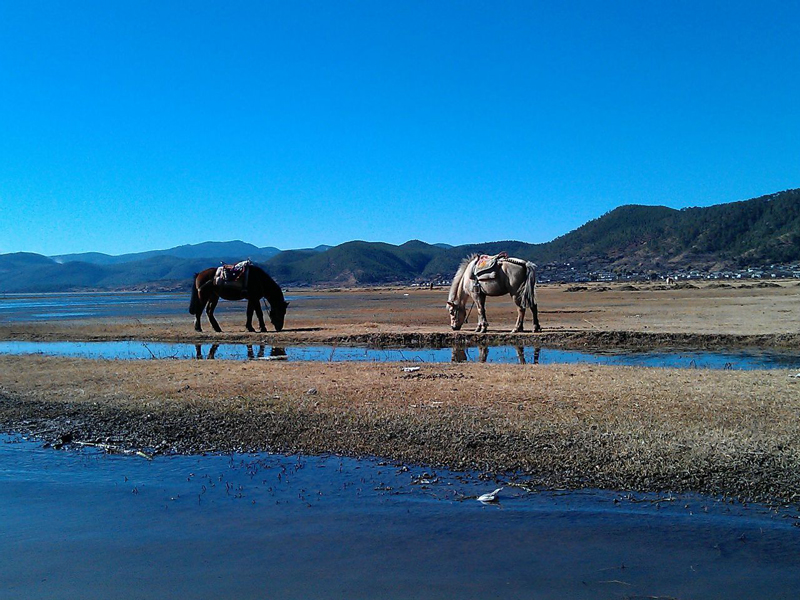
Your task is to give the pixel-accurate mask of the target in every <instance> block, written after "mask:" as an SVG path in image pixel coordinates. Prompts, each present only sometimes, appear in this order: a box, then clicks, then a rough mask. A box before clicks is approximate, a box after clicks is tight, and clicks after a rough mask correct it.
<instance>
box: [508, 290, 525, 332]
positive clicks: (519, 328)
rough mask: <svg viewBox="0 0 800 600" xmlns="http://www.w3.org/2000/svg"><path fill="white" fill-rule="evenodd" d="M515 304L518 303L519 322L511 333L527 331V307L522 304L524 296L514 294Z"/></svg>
mask: <svg viewBox="0 0 800 600" xmlns="http://www.w3.org/2000/svg"><path fill="white" fill-rule="evenodd" d="M513 298H514V304H516V305H517V322H516V323H515V324H514V329H512V330H511V333H519V332H520V331H525V307H524V306H522V298H520V297H519V296H514V297H513Z"/></svg>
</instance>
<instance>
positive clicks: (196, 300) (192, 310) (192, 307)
mask: <svg viewBox="0 0 800 600" xmlns="http://www.w3.org/2000/svg"><path fill="white" fill-rule="evenodd" d="M199 310H200V294H199V293H198V291H197V273H195V274H194V277H193V278H192V299H191V300H189V314H190V315H196V314H197V313H198V311H199Z"/></svg>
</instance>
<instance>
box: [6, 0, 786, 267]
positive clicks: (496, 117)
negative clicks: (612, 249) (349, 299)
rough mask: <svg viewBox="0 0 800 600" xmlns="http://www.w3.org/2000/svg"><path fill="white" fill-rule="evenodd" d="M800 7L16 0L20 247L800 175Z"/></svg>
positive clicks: (322, 225) (546, 227)
mask: <svg viewBox="0 0 800 600" xmlns="http://www.w3.org/2000/svg"><path fill="white" fill-rule="evenodd" d="M798 40H800V4H798V2H774V3H773V2H763V1H762V2H727V1H721V2H700V1H691V2H681V1H669V2H661V1H659V2H646V1H633V2H600V1H598V2H578V3H575V2H534V1H526V2H519V3H516V2H464V1H457V2H449V3H448V2H428V1H424V2H423V1H420V2H375V1H372V0H368V1H364V2H346V1H343V2H331V1H327V0H326V1H322V2H283V1H281V2H267V1H255V0H254V1H252V2H201V1H197V0H191V1H186V2H168V1H164V0H159V1H157V2H144V1H138V0H137V1H131V2H108V1H107V0H101V1H97V2H80V1H75V2H61V1H58V2H56V1H53V2H37V1H33V0H26V1H24V2H22V1H20V2H11V1H9V2H3V3H2V4H0V252H16V251H29V252H39V253H43V254H59V253H67V252H81V251H100V252H106V253H110V254H120V253H125V252H132V251H139V250H147V249H156V248H166V247H170V246H174V245H178V244H185V243H197V242H201V241H205V240H230V239H242V240H244V241H248V242H251V243H254V244H257V245H259V246H265V245H270V246H277V247H279V248H297V247H306V246H315V245H317V244H322V243H325V244H338V243H341V242H344V241H348V240H351V239H366V240H378V241H386V242H391V243H400V242H403V241H406V240H408V239H412V238H419V239H422V240H425V241H428V242H447V243H450V244H461V243H468V242H480V241H490V240H498V239H519V240H524V241H529V242H543V241H548V240H550V239H552V238H554V237H556V236H558V235H561V234H564V233H566V232H568V231H570V230H572V229H574V228H576V227H578V226H580V225H581V224H583V223H584V222H585V221H587V220H589V219H591V218H595V217H598V216H600V215H601V214H603V213H604V212H607V211H609V210H611V209H613V208H614V207H616V206H619V205H622V204H630V203H640V204H664V205H667V206H671V207H675V208H681V207H684V206H703V205H709V204H716V203H720V202H729V201H733V200H742V199H747V198H751V197H754V196H759V195H762V194H767V193H771V192H775V191H780V190H783V189H787V188H793V187H800V108H799V107H800V44H798Z"/></svg>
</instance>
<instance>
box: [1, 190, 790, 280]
mask: <svg viewBox="0 0 800 600" xmlns="http://www.w3.org/2000/svg"><path fill="white" fill-rule="evenodd" d="M273 250H274V251H275V252H273ZM500 251H506V252H508V253H509V254H511V255H513V256H519V257H521V258H525V259H528V260H532V261H534V262H536V263H538V264H540V265H545V264H563V263H570V264H571V265H573V266H575V267H576V268H579V269H581V270H583V271H584V272H586V271H593V270H603V269H606V270H608V269H621V270H624V269H630V270H638V271H642V270H660V271H662V272H663V271H665V270H677V269H681V268H688V267H692V268H695V269H722V268H737V267H738V268H741V267H747V266H753V267H761V266H765V265H770V264H776V263H777V264H781V263H782V264H786V263H797V262H800V190H797V189H795V190H788V191H785V192H779V193H777V194H771V195H769V196H762V197H760V198H754V199H752V200H747V201H743V202H732V203H728V204H719V205H716V206H710V207H707V208H687V209H683V210H675V209H672V208H667V207H664V206H639V205H629V206H621V207H619V208H616V209H614V210H612V211H611V212H609V213H607V214H605V215H603V216H601V217H599V218H597V219H594V220H592V221H589V222H588V223H586V224H584V225H582V226H581V227H579V228H578V229H576V230H575V231H572V232H570V233H568V234H566V235H563V236H560V237H558V238H556V239H554V240H553V241H551V242H547V243H545V244H528V243H525V242H520V241H514V240H508V241H498V242H487V243H481V244H466V245H462V246H455V247H453V246H448V245H447V244H427V243H425V242H422V241H419V240H411V241H408V242H406V243H405V244H401V245H399V246H395V245H392V244H385V243H381V242H364V241H353V242H347V243H344V244H340V245H339V246H334V247H328V246H320V247H317V248H308V249H304V250H289V251H284V252H280V251H277V249H274V248H258V247H256V246H253V245H251V244H246V243H244V242H238V241H236V242H206V243H204V244H195V245H191V246H179V247H177V248H173V249H169V250H159V251H152V252H143V253H138V254H137V255H123V256H121V257H109V256H108V255H102V254H98V253H86V254H81V255H62V256H60V257H56V258H57V259H58V262H57V261H56V260H54V259H53V258H50V257H46V256H40V255H38V254H31V253H25V252H18V253H14V254H4V255H0V291H2V292H15V291H54V290H76V289H86V288H98V289H120V288H126V287H134V286H140V287H141V286H143V285H148V284H154V283H157V284H159V285H170V286H172V287H174V286H175V285H185V286H187V287H188V285H189V282H190V280H191V277H192V275H193V274H194V273H196V272H197V271H200V270H202V269H204V268H207V267H210V266H215V265H218V264H219V263H220V262H221V261H223V262H228V263H231V262H236V261H238V260H241V259H242V258H246V257H248V256H249V257H250V258H252V259H254V260H255V261H257V262H260V263H261V264H263V265H264V266H265V268H266V269H267V270H268V271H269V272H270V273H271V274H272V276H273V277H274V278H275V279H276V280H277V281H279V282H280V283H281V284H283V285H321V284H330V285H374V284H382V283H392V282H410V281H415V280H416V281H431V280H434V279H442V278H449V277H451V276H452V275H453V273H454V272H455V270H456V268H457V267H458V264H459V262H460V261H461V260H462V258H463V257H465V256H467V255H469V254H473V253H484V254H496V253H498V252H500ZM69 257H78V258H81V259H85V260H79V261H76V260H71V259H70V258H69ZM90 263H93V264H90Z"/></svg>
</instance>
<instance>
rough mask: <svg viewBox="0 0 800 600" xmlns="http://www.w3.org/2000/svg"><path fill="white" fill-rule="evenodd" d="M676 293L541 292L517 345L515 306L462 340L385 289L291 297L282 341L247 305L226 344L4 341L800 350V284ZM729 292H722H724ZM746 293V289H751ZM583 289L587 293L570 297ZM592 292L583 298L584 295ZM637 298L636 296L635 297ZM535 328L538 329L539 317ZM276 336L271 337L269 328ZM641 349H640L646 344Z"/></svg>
mask: <svg viewBox="0 0 800 600" xmlns="http://www.w3.org/2000/svg"><path fill="white" fill-rule="evenodd" d="M697 285H698V286H699V287H696V288H695V287H692V288H670V289H666V288H665V286H663V285H655V284H637V285H636V286H631V285H620V284H611V285H608V284H598V283H593V284H582V285H567V284H552V285H541V286H539V288H538V290H539V291H538V299H539V307H540V311H539V312H540V320H541V323H542V326H543V328H544V331H543V333H541V334H536V335H534V334H531V333H527V334H519V335H515V336H509V335H508V332H509V331H510V330H511V328H512V327H513V325H514V320H515V318H516V308H515V307H514V305H513V303H512V301H511V299H510V298H507V297H504V298H490V299H489V300H488V302H487V314H488V318H489V323H490V327H489V333H488V335H474V334H472V333H470V332H471V331H472V329H473V328H474V326H475V323H476V319H477V315H476V311H475V310H473V311H472V314H471V316H470V322H469V323H468V324H466V325H465V326H464V328H463V330H462V331H461V332H458V333H454V332H452V331H451V330H450V327H449V325H448V323H449V321H448V316H447V312H446V310H445V302H446V300H447V290H446V289H443V288H440V289H435V290H427V289H425V290H422V289H418V288H383V289H375V290H344V291H336V292H330V291H314V292H290V293H291V294H292V295H297V294H301V295H307V296H310V298H309V299H303V300H301V301H298V302H295V303H294V304H293V305H291V306H290V307H289V312H288V313H287V317H286V327H285V329H284V330H283V331H282V332H281V333H280V334H275V333H274V332H272V333H268V334H259V333H255V334H254V333H248V332H247V331H246V330H245V328H244V321H245V314H244V312H245V311H244V305H243V304H241V303H239V304H238V306H240V307H241V310H240V311H237V312H232V313H230V312H229V313H226V314H225V315H222V316H220V318H219V320H220V324H221V326H222V328H223V333H222V334H217V333H214V332H213V331H212V330H211V328H210V326H209V325H208V322H207V320H206V318H205V316H203V320H202V323H203V328H204V332H203V333H200V334H198V333H196V332H195V331H194V329H193V322H194V317H192V316H190V315H188V314H186V315H185V316H178V317H176V316H172V317H151V318H143V319H138V318H128V319H122V320H119V321H113V322H111V321H103V320H88V321H61V322H48V323H10V324H9V323H6V324H2V323H0V339H6V340H11V339H18V340H23V339H25V340H65V339H72V340H102V339H143V340H160V341H187V342H193V341H195V342H210V341H220V342H225V341H252V342H254V343H258V342H259V341H265V342H267V343H279V342H281V341H283V342H285V343H287V344H288V343H321V342H336V343H347V342H348V341H351V342H353V343H362V342H363V341H365V340H367V341H368V340H369V339H370V337H372V338H374V340H373V341H374V342H376V343H380V342H383V343H389V344H391V343H398V344H406V343H408V342H409V340H410V338H417V339H418V342H420V343H428V344H441V345H451V343H452V342H458V341H462V342H463V341H468V342H473V341H476V340H477V341H485V342H487V343H509V342H511V343H513V342H514V341H518V342H520V343H525V344H526V345H528V343H529V342H531V340H533V342H531V343H535V342H536V341H538V342H540V343H542V344H543V345H561V344H567V345H569V343H570V340H575V343H577V344H586V343H597V344H599V345H605V346H607V345H614V344H622V345H625V344H628V343H635V344H639V345H653V346H656V345H664V344H666V345H669V344H671V343H684V344H686V345H690V346H692V345H693V346H699V347H713V346H715V345H720V346H722V345H757V346H779V347H790V348H791V347H795V348H798V347H800V284H798V283H797V282H795V281H780V282H778V283H774V282H764V283H761V284H760V285H764V286H767V285H768V286H777V287H755V286H757V285H759V284H752V283H748V284H733V285H736V286H738V287H730V288H724V287H716V286H715V284H713V283H712V284H709V283H699V284H697ZM716 285H719V284H716ZM743 286H745V287H743ZM576 288H579V289H578V291H570V290H573V289H576ZM580 288H582V289H580ZM628 288H635V289H628ZM527 318H528V320H527V321H526V327H527V328H528V329H530V328H531V321H530V316H528V317H527ZM268 328H269V329H270V330H271V327H270V326H269V325H268ZM637 340H638V341H637Z"/></svg>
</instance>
